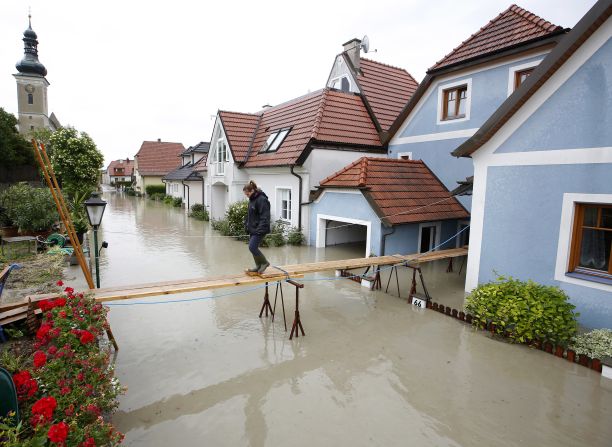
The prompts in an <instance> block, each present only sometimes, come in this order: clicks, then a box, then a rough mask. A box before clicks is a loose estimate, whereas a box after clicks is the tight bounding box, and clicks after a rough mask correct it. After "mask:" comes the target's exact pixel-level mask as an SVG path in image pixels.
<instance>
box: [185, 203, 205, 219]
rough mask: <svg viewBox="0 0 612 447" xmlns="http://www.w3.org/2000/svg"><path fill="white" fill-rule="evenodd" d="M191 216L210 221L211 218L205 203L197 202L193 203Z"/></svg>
mask: <svg viewBox="0 0 612 447" xmlns="http://www.w3.org/2000/svg"><path fill="white" fill-rule="evenodd" d="M189 217H193V218H194V219H197V220H204V221H206V222H208V221H209V220H210V216H209V214H208V211H207V210H206V208H205V207H204V205H202V204H199V203H196V204H195V205H191V212H190V213H189Z"/></svg>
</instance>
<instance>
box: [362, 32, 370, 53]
mask: <svg viewBox="0 0 612 447" xmlns="http://www.w3.org/2000/svg"><path fill="white" fill-rule="evenodd" d="M361 48H362V49H363V52H364V53H367V52H368V51H369V50H370V39H369V38H368V36H363V39H361Z"/></svg>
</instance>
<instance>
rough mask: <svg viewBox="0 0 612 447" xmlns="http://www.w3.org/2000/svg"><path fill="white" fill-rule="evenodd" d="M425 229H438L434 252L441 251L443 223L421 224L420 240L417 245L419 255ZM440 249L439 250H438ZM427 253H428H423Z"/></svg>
mask: <svg viewBox="0 0 612 447" xmlns="http://www.w3.org/2000/svg"><path fill="white" fill-rule="evenodd" d="M424 227H435V228H436V237H435V239H434V245H433V246H434V250H433V251H436V250H439V247H438V246H439V245H440V234H441V233H442V222H422V223H420V224H419V240H418V243H417V253H421V236H422V231H423V228H424ZM436 247H438V248H436ZM423 253H427V252H423Z"/></svg>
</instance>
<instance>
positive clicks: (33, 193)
mask: <svg viewBox="0 0 612 447" xmlns="http://www.w3.org/2000/svg"><path fill="white" fill-rule="evenodd" d="M1 200H2V204H3V206H4V207H5V209H6V211H5V214H6V218H8V219H10V221H11V222H12V223H13V224H14V225H16V226H17V227H18V228H19V233H20V234H24V235H32V236H35V235H48V234H49V232H50V229H51V227H52V225H53V224H54V223H55V222H56V221H57V219H58V215H57V210H56V208H55V204H54V202H53V197H52V196H51V192H50V191H49V190H48V189H47V188H34V187H32V186H30V185H28V184H27V183H18V184H16V185H13V186H11V187H10V188H8V189H6V190H5V191H3V192H2V198H1ZM6 218H5V221H6Z"/></svg>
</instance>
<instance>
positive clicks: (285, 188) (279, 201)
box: [275, 186, 293, 223]
mask: <svg viewBox="0 0 612 447" xmlns="http://www.w3.org/2000/svg"><path fill="white" fill-rule="evenodd" d="M275 190H276V211H277V217H278V219H279V220H282V221H283V222H287V223H291V219H292V218H293V212H292V207H293V189H292V188H291V187H290V186H277V187H276V188H275ZM285 191H288V192H289V207H288V209H287V214H288V218H284V217H283V196H282V194H283V193H284V192H285Z"/></svg>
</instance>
